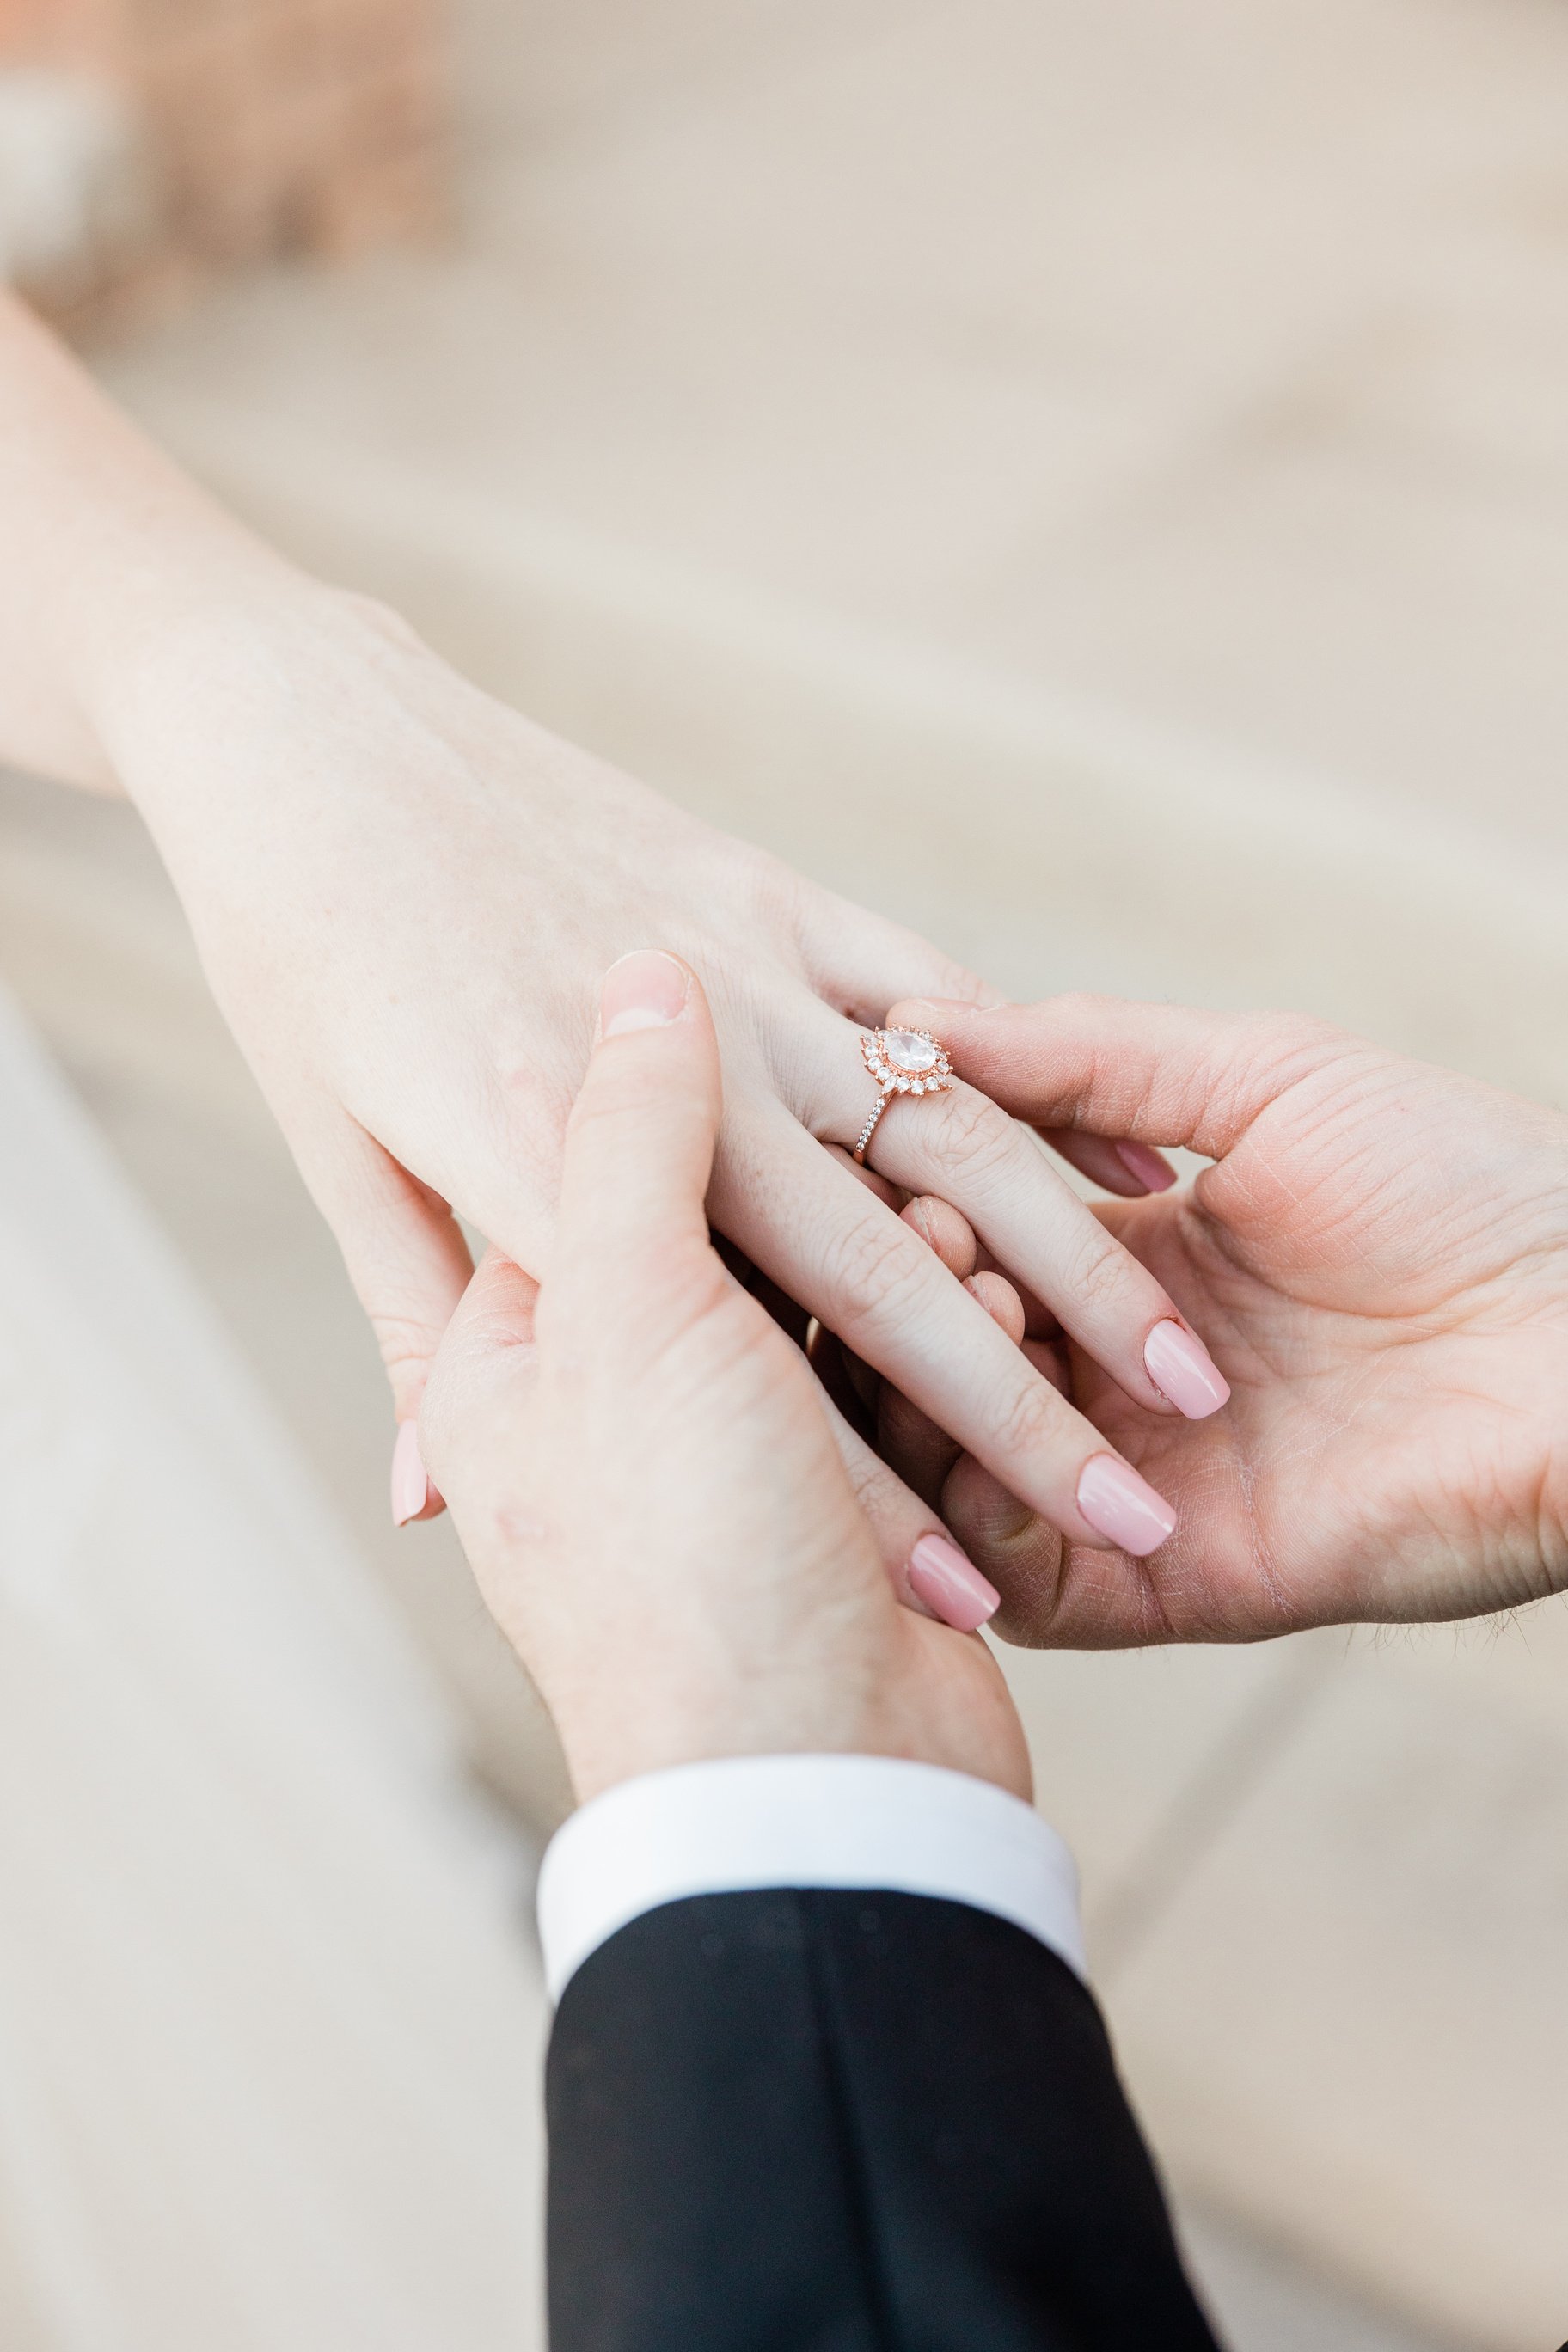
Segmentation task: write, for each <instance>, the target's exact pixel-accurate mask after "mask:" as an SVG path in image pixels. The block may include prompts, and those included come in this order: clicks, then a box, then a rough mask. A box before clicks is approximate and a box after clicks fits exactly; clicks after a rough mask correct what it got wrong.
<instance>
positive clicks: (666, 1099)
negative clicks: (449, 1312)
mask: <svg viewBox="0 0 1568 2352" xmlns="http://www.w3.org/2000/svg"><path fill="white" fill-rule="evenodd" d="M719 1108H720V1077H719V1049H718V1044H717V1041H716V1039H715V1037H714V1034H713V1024H712V1021H711V1019H710V1015H709V1012H708V1004H707V1000H706V998H705V997H704V995H703V992H702V988H701V984H700V982H699V981H698V979H697V976H696V974H695V973H694V972H693V971H690V970H689V967H688V966H687V965H686V964H684V963H682V962H681V961H679V958H678V957H676V956H671V955H666V954H665V953H664V952H663V951H662V950H657V949H638V950H635V951H634V952H633V953H632V954H630V955H626V956H623V957H622V958H621V960H620V961H619V962H618V963H616V964H613V965H612V966H611V968H610V970H609V971H608V972H607V973H606V974H605V984H604V992H603V997H602V1000H601V1008H600V1034H599V1037H598V1041H597V1043H596V1044H595V1048H594V1052H593V1055H592V1058H591V1059H590V1061H589V1064H588V1069H587V1074H586V1076H584V1081H583V1086H582V1089H581V1091H580V1093H579V1094H578V1097H577V1100H576V1103H575V1105H574V1108H573V1112H572V1117H571V1119H570V1120H569V1122H568V1125H567V1129H566V1142H565V1150H564V1153H563V1164H562V1175H561V1206H560V1213H559V1216H558V1219H557V1223H556V1230H555V1239H554V1244H553V1246H552V1252H551V1277H552V1279H551V1282H550V1284H549V1285H547V1289H553V1290H555V1291H556V1292H557V1294H559V1292H560V1290H561V1289H562V1288H563V1287H568V1288H570V1289H571V1290H572V1291H574V1293H575V1292H579V1291H581V1290H582V1289H583V1288H584V1286H599V1285H602V1284H603V1283H604V1282H605V1281H606V1280H607V1281H608V1282H609V1283H611V1284H612V1285H613V1286H615V1287H616V1289H617V1290H619V1289H622V1288H623V1287H624V1286H625V1285H626V1283H628V1282H631V1283H633V1284H634V1285H635V1283H636V1282H637V1278H638V1274H639V1270H640V1269H643V1268H646V1267H647V1266H649V1265H653V1264H655V1263H656V1262H657V1261H658V1259H659V1257H660V1256H661V1255H665V1254H667V1253H668V1252H669V1251H670V1250H671V1249H672V1248H674V1247H677V1246H679V1244H682V1243H690V1242H697V1243H700V1244H701V1246H702V1247H703V1248H706V1247H707V1242H708V1226H707V1220H706V1217H705V1215H704V1211H703V1202H704V1198H705V1196H706V1193H707V1190H708V1179H709V1175H710V1170H711V1168H712V1162H713V1143H714V1138H715V1136H716V1134H717V1132H718V1126H719Z"/></svg>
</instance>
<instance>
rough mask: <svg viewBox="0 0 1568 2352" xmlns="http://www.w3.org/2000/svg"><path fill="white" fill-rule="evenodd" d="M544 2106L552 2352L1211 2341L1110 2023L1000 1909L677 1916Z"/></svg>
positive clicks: (615, 1952) (633, 1960) (566, 2044)
mask: <svg viewBox="0 0 1568 2352" xmlns="http://www.w3.org/2000/svg"><path fill="white" fill-rule="evenodd" d="M547 2099H548V2107H549V2119H550V2212H549V2260H550V2309H551V2343H552V2352H1215V2337H1214V2336H1213V2334H1212V2332H1211V2330H1210V2328H1209V2326H1208V2324H1207V2322H1206V2321H1205V2318H1204V2316H1203V2314H1202V2312H1201V2311H1200V2309H1199V2307H1198V2305H1197V2303H1196V2301H1195V2299H1194V2294H1193V2291H1192V2289H1191V2287H1190V2285H1189V2284H1188V2283H1187V2280H1186V2278H1185V2276H1184V2273H1183V2270H1182V2265H1181V2261H1180V2257H1179V2256H1178V2254H1177V2252H1176V2248H1175V2244H1174V2242H1173V2238H1172V2234H1171V2226H1170V2221H1169V2219H1168V2217H1167V2215H1166V2211H1165V2207H1164V2202H1163V2198H1162V2196H1161V2193H1160V2189H1159V2186H1158V2183H1157V2182H1156V2180H1155V2178H1154V2173H1153V2169H1152V2166H1151V2163H1150V2160H1149V2156H1148V2152H1147V2150H1146V2149H1145V2147H1144V2146H1143V2143H1142V2139H1141V2138H1140V2137H1139V2133H1138V2128H1137V2126H1136V2125H1135V2124H1134V2122H1133V2120H1132V2117H1131V2114H1130V2113H1129V2110H1128V2107H1127V2103H1126V2100H1125V2098H1124V2097H1123V2095H1122V2092H1121V2085H1120V2084H1119V2082H1118V2080H1117V2077H1116V2071H1115V2066H1114V2063H1113V2062H1112V2059H1111V2054H1110V2044H1109V2042H1108V2041H1107V2039H1106V2033H1105V2028H1104V2026H1103V2024H1102V2022H1101V2020H1100V2012H1099V2010H1098V2009H1097V2008H1096V2006H1095V2004H1094V2001H1093V2000H1092V1999H1091V1998H1090V1996H1089V1993H1088V1992H1087V1991H1086V1990H1085V1989H1084V1987H1083V1985H1082V1984H1081V1983H1080V1982H1079V1979H1078V1978H1077V1977H1076V1976H1075V1975H1074V1974H1073V1972H1072V1970H1071V1969H1068V1967H1066V1966H1065V1965H1064V1963H1063V1962H1062V1961H1060V1960H1059V1959H1058V1958H1057V1957H1056V1956H1055V1954H1054V1953H1052V1952H1050V1951H1048V1950H1047V1948H1046V1947H1045V1946H1044V1945H1043V1944H1040V1943H1038V1942H1037V1940H1036V1939H1035V1937H1032V1936H1029V1935H1026V1933H1025V1932H1024V1930H1023V1929H1022V1928H1019V1927H1013V1926H1012V1925H1010V1924H1009V1923H1008V1922H1007V1921H1005V1920H1003V1919H998V1918H995V1917H994V1916H992V1915H991V1914H990V1913H988V1912H984V1911H977V1910H973V1909H971V1908H969V1907H968V1906H965V1905H963V1904H959V1903H950V1902H946V1901H942V1900H938V1899H935V1898H932V1897H929V1896H924V1895H888V1894H862V1893H858V1892H848V1893H846V1892H842V1891H835V1892H831V1893H829V1892H820V1891H818V1892H804V1893H800V1892H784V1893H772V1892H770V1893H762V1894H756V1893H745V1894H723V1895H700V1896H695V1897H692V1898H690V1899H688V1900H686V1901H683V1902H679V1903H671V1904H667V1905H665V1906H662V1907H661V1908H659V1909H658V1910H655V1911H650V1912H647V1913H646V1914H645V1915H644V1916H642V1917H641V1918H638V1919H636V1920H634V1921H633V1922H632V1924H631V1925H630V1926H629V1927H624V1928H622V1929H621V1930H620V1932H619V1933H618V1934H617V1935H616V1936H614V1937H612V1938H611V1939H610V1940H609V1942H608V1943H606V1944H605V1945H602V1946H601V1947H600V1948H599V1949H598V1950H597V1951H595V1953H593V1954H592V1955H591V1957H590V1958H588V1959H587V1960H586V1961H584V1964H583V1966H582V1967H581V1968H580V1969H578V1970H577V1972H576V1974H575V1975H574V1977H573V1979H572V1980H571V1982H570V1983H569V1984H568V1986H567V1987H566V1990H565V1993H564V1996H563V2000H562V2003H561V2009H560V2012H559V2015H558V2017H557V2019H556V2023H555V2032H554V2038H553V2040H552V2044H551V2050H550V2061H549V2071H548V2082H547Z"/></svg>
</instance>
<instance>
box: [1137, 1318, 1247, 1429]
mask: <svg viewBox="0 0 1568 2352" xmlns="http://www.w3.org/2000/svg"><path fill="white" fill-rule="evenodd" d="M1143 1362H1144V1366H1145V1368H1146V1370H1147V1371H1148V1374H1149V1378H1150V1379H1151V1380H1152V1381H1153V1383H1154V1386H1155V1387H1156V1388H1157V1389H1158V1390H1159V1391H1160V1394H1161V1395H1162V1396H1163V1397H1165V1398H1168V1399H1169V1401H1170V1402H1171V1403H1172V1404H1173V1405H1174V1406H1175V1408H1176V1411H1177V1412H1184V1413H1185V1414H1186V1416H1187V1419H1188V1420H1189V1421H1206V1420H1207V1419H1208V1417H1209V1415H1210V1413H1211V1412H1218V1411H1219V1409H1220V1407H1221V1405H1222V1404H1226V1403H1227V1402H1229V1398H1230V1382H1229V1381H1227V1380H1226V1377H1225V1375H1224V1373H1223V1372H1222V1371H1221V1370H1219V1368H1218V1366H1217V1365H1216V1364H1215V1360H1214V1359H1213V1357H1212V1356H1211V1355H1210V1354H1209V1351H1208V1349H1206V1348H1205V1346H1204V1343H1203V1341H1202V1340H1201V1339H1194V1337H1193V1335H1192V1333H1191V1332H1190V1331H1184V1330H1183V1328H1182V1327H1181V1325H1180V1324H1179V1323H1156V1324H1155V1326H1154V1328H1153V1329H1152V1331H1151V1332H1150V1334H1149V1337H1148V1339H1147V1340H1146V1341H1145V1343H1144V1348H1143Z"/></svg>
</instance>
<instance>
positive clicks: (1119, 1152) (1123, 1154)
mask: <svg viewBox="0 0 1568 2352" xmlns="http://www.w3.org/2000/svg"><path fill="white" fill-rule="evenodd" d="M1116 1157H1117V1158H1118V1160H1121V1165H1122V1166H1123V1168H1125V1169H1126V1171H1127V1173H1128V1174H1129V1176H1131V1177H1132V1178H1133V1179H1134V1180H1135V1181H1136V1182H1138V1183H1140V1184H1142V1186H1143V1187H1144V1188H1145V1190H1146V1191H1148V1192H1169V1191H1170V1189H1171V1187H1172V1185H1173V1183H1174V1182H1175V1181H1176V1171H1175V1170H1174V1169H1173V1167H1172V1166H1171V1165H1170V1163H1169V1161H1168V1160H1162V1159H1161V1157H1160V1155H1159V1153H1158V1152H1157V1151H1153V1150H1151V1149H1150V1147H1149V1145H1148V1144H1146V1143H1119V1144H1118V1145H1117V1147H1116Z"/></svg>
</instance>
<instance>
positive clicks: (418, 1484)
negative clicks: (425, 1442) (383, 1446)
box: [392, 1421, 430, 1528]
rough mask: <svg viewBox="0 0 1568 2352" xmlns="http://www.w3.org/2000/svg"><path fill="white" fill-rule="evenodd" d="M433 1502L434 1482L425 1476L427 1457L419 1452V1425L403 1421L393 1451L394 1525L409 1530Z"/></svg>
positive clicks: (399, 1425) (414, 1422)
mask: <svg viewBox="0 0 1568 2352" xmlns="http://www.w3.org/2000/svg"><path fill="white" fill-rule="evenodd" d="M429 1500H430V1481H429V1479H428V1478H427V1477H426V1474H425V1458H424V1456H423V1454H421V1453H420V1451H419V1423H417V1422H416V1421H400V1422H399V1423H398V1424H397V1442H396V1444H395V1445H394V1447H393V1449H392V1524H393V1526H394V1527H395V1528H405V1527H406V1526H407V1525H408V1522H409V1520H410V1519H416V1518H417V1517H419V1514H420V1512H421V1511H422V1510H424V1508H425V1507H426V1504H427V1503H428V1502H429Z"/></svg>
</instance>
